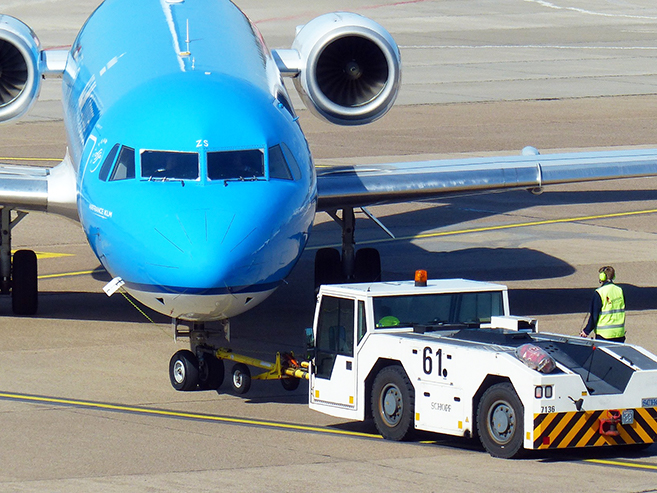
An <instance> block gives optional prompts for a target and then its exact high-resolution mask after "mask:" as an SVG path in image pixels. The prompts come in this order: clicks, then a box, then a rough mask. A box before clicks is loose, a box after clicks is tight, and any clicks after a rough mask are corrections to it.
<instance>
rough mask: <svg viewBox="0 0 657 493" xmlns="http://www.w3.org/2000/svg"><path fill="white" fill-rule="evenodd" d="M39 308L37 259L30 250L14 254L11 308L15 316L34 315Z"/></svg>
mask: <svg viewBox="0 0 657 493" xmlns="http://www.w3.org/2000/svg"><path fill="white" fill-rule="evenodd" d="M38 306H39V288H38V278H37V257H36V253H34V252H33V251H32V250H18V251H17V252H16V253H14V261H13V267H12V290H11V308H12V311H13V312H14V313H15V314H16V315H34V314H35V313H36V312H37V308H38Z"/></svg>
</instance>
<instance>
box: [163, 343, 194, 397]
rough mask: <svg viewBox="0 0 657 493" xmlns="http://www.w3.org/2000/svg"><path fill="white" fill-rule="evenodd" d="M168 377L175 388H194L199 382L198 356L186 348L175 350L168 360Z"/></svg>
mask: <svg viewBox="0 0 657 493" xmlns="http://www.w3.org/2000/svg"><path fill="white" fill-rule="evenodd" d="M169 379H170V380H171V385H172V386H173V388H174V389H176V390H181V391H187V390H194V389H196V387H197V385H198V383H199V368H198V358H197V357H196V355H195V354H194V353H192V352H191V351H188V350H187V349H181V350H180V351H178V352H176V353H175V354H174V355H173V356H172V357H171V361H169Z"/></svg>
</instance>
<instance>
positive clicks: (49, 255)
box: [0, 158, 657, 279]
mask: <svg viewBox="0 0 657 493" xmlns="http://www.w3.org/2000/svg"><path fill="white" fill-rule="evenodd" d="M0 159H1V158H0ZM655 213H657V209H646V210H641V211H627V212H612V213H609V214H596V215H593V216H578V217H566V218H561V219H543V220H540V221H527V222H522V223H512V224H500V225H497V226H484V227H481V228H470V229H458V230H453V231H436V232H434V233H421V234H417V235H412V236H399V237H396V238H380V239H377V240H365V241H359V242H358V244H359V245H373V244H377V243H390V242H395V241H413V240H426V239H429V238H439V237H442V236H457V235H465V234H472V233H485V232H489V231H500V230H505V229H514V228H528V227H532V226H546V225H551V224H563V223H576V222H583V221H594V220H599V219H611V218H616V217H627V216H639V215H645V214H655ZM329 246H336V245H318V246H311V247H308V248H306V250H319V249H320V248H325V247H329ZM337 246H339V245H337ZM65 256H71V254H67V253H37V257H38V258H57V257H65ZM93 272H94V271H80V272H63V273H61V274H47V275H43V276H39V279H55V278H59V277H72V276H81V275H88V274H92V273H93Z"/></svg>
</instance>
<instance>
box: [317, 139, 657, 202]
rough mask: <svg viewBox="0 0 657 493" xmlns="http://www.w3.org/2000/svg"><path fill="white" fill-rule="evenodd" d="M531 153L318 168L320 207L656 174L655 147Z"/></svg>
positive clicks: (656, 154)
mask: <svg viewBox="0 0 657 493" xmlns="http://www.w3.org/2000/svg"><path fill="white" fill-rule="evenodd" d="M527 154H529V153H528V152H523V155H521V156H506V157H485V158H466V159H445V160H434V161H417V162H400V163H393V164H377V165H363V166H337V167H331V168H329V169H326V170H324V171H321V170H320V171H319V172H318V177H317V185H318V192H319V202H318V208H319V209H320V210H335V209H340V208H344V207H361V206H368V205H373V204H380V203H391V202H403V201H409V200H420V199H427V198H432V197H438V196H441V195H445V194H458V193H467V192H485V191H492V190H504V189H513V188H526V189H530V190H533V189H539V190H540V189H541V188H542V187H543V186H545V185H556V184H563V183H576V182H585V181H596V180H612V179H619V178H637V177H643V176H654V175H657V149H634V150H622V151H620V150H619V151H599V152H574V153H560V154H547V155H539V154H538V153H535V154H534V153H532V154H531V155H527Z"/></svg>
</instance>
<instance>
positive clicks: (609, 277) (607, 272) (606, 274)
mask: <svg viewBox="0 0 657 493" xmlns="http://www.w3.org/2000/svg"><path fill="white" fill-rule="evenodd" d="M615 277H616V271H615V270H614V268H613V267H612V266H611V265H606V266H604V267H600V270H598V279H599V280H600V282H607V281H613V280H614V278H615Z"/></svg>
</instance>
